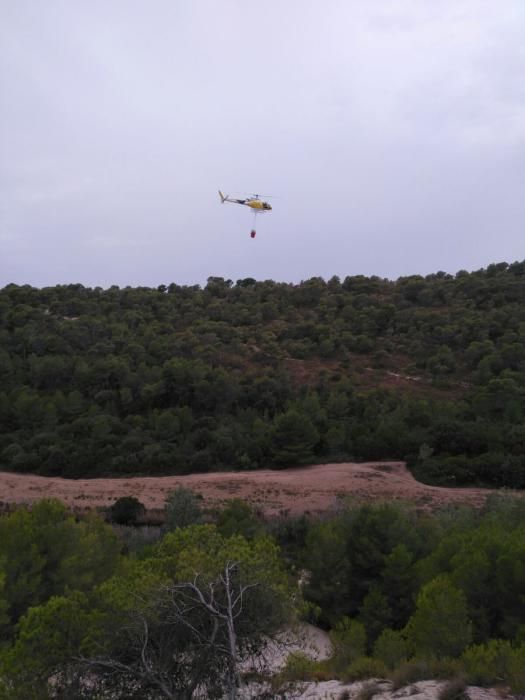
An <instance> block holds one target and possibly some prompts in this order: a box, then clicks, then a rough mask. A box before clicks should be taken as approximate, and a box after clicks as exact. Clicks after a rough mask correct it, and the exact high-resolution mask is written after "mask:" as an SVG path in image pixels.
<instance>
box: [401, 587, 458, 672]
mask: <svg viewBox="0 0 525 700" xmlns="http://www.w3.org/2000/svg"><path fill="white" fill-rule="evenodd" d="M406 631H407V637H408V639H409V642H410V644H411V646H412V648H413V649H414V651H415V654H416V655H417V656H421V657H428V658H433V657H437V658H443V657H447V656H452V657H453V656H459V654H461V652H462V651H463V649H464V648H465V647H466V646H467V645H468V644H469V642H470V641H471V639H472V626H471V623H470V621H469V619H468V616H467V601H466V598H465V595H464V594H463V592H462V591H460V590H459V589H457V588H455V586H454V585H453V584H452V583H451V581H450V580H449V579H448V577H446V576H439V577H438V578H436V579H433V580H432V581H431V582H430V583H427V584H426V585H425V586H423V588H422V589H421V591H420V592H419V594H418V597H417V602H416V611H415V613H414V615H413V616H412V617H411V618H410V620H409V622H408V625H407V630H406Z"/></svg>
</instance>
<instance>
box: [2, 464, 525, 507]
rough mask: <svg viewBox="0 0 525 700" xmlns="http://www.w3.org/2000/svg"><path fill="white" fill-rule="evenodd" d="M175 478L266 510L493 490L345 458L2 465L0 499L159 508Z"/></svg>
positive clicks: (208, 495)
mask: <svg viewBox="0 0 525 700" xmlns="http://www.w3.org/2000/svg"><path fill="white" fill-rule="evenodd" d="M178 486H184V487H186V488H191V489H193V490H194V491H195V492H197V493H199V494H201V495H202V496H203V498H204V502H205V505H206V506H215V505H220V504H222V503H224V502H225V501H227V500H228V499H231V498H242V499H244V500H246V501H248V502H249V503H251V504H252V505H253V506H255V507H256V508H258V509H259V510H260V511H261V512H263V513H264V514H265V515H269V516H271V515H277V514H294V515H297V514H300V513H318V512H322V511H326V510H329V509H333V508H335V507H337V505H338V504H340V503H341V501H342V500H343V499H344V498H345V497H347V496H353V497H355V498H357V499H360V500H365V501H377V500H389V501H391V500H401V501H403V500H404V501H411V502H413V503H414V504H415V505H416V506H419V507H424V508H435V507H438V506H440V505H442V504H445V503H469V504H471V505H475V506H480V505H482V504H483V503H484V501H485V499H486V498H487V496H488V495H489V494H490V493H493V492H494V491H492V490H490V489H480V488H463V489H453V488H441V487H437V486H426V485H424V484H421V483H419V482H417V481H416V480H415V479H414V478H413V476H412V475H411V474H410V472H409V471H408V469H407V468H406V466H405V464H404V463H403V462H366V463H361V464H354V463H348V462H347V463H343V464H319V465H315V466H312V467H302V468H296V469H286V470H283V471H273V470H269V469H263V470H260V471H255V472H214V473H210V474H191V475H187V476H164V477H133V478H122V479H74V480H73V479H60V478H53V477H42V476H33V475H28V474H13V473H9V472H0V501H2V502H3V503H5V504H22V503H26V504H30V503H32V502H34V501H36V500H39V499H41V498H50V497H54V498H58V499H60V500H61V501H63V502H64V503H66V504H67V505H69V506H72V507H75V508H79V509H84V508H91V507H100V506H106V507H107V506H110V505H111V504H112V503H113V502H114V501H115V500H116V499H117V498H119V497H120V496H135V497H136V498H138V499H139V500H140V501H142V503H144V505H145V506H146V508H147V509H148V510H157V509H162V508H163V505H164V500H165V498H166V495H167V494H168V492H169V491H171V490H173V489H175V488H177V487H178ZM521 493H524V492H521Z"/></svg>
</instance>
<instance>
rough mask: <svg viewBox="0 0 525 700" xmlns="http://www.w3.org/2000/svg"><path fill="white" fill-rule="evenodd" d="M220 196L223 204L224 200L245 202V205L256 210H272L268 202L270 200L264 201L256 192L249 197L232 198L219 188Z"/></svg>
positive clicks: (238, 202)
mask: <svg viewBox="0 0 525 700" xmlns="http://www.w3.org/2000/svg"><path fill="white" fill-rule="evenodd" d="M219 197H220V198H221V202H222V203H223V204H224V202H231V203H232V204H244V206H245V207H250V208H251V209H253V210H255V211H256V212H260V211H271V210H272V205H271V204H268V202H263V201H262V199H260V198H259V195H258V194H254V195H252V196H251V197H248V199H232V198H231V197H230V195H228V194H227V195H224V194H223V193H222V192H221V191H220V190H219Z"/></svg>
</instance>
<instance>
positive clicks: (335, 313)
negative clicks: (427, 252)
mask: <svg viewBox="0 0 525 700" xmlns="http://www.w3.org/2000/svg"><path fill="white" fill-rule="evenodd" d="M0 339H1V343H0V348H1V349H0V380H1V384H0V423H1V425H2V431H1V435H0V466H1V468H3V469H6V470H12V471H25V472H34V473H38V474H45V475H56V476H66V477H77V478H78V477H93V476H101V475H130V474H140V475H153V474H168V473H170V474H184V473H190V472H205V471H211V470H217V469H232V468H233V469H257V468H260V467H263V466H264V467H266V466H273V467H277V468H278V467H285V466H289V465H298V464H306V463H313V462H321V461H343V460H347V461H348V460H375V459H384V458H390V459H408V461H409V465H410V467H411V468H412V469H413V471H414V473H415V475H416V476H418V477H419V478H422V479H424V480H427V481H429V482H431V483H438V484H451V485H457V484H463V485H464V484H481V485H490V486H497V487H500V486H509V487H518V488H522V487H524V486H525V457H524V454H525V428H524V426H523V419H524V415H525V262H516V263H513V264H511V265H508V264H507V263H499V264H494V265H490V266H489V267H487V269H484V270H479V271H477V272H472V273H468V272H465V271H461V272H458V273H457V274H456V275H455V276H451V275H447V274H445V273H443V272H438V273H437V274H435V275H429V276H427V277H420V276H411V277H405V278H400V279H398V280H397V281H389V280H384V279H380V278H377V277H371V278H367V277H363V276H357V277H347V278H345V279H344V280H343V281H341V280H339V278H337V277H334V278H332V279H330V280H328V281H324V280H323V279H321V278H313V279H310V280H306V281H304V282H302V283H300V284H297V285H292V284H283V283H276V282H273V281H264V282H257V281H255V280H253V279H250V278H248V279H243V280H238V281H237V282H236V283H233V282H232V281H231V280H224V279H222V278H218V277H211V278H209V279H208V283H207V285H206V286H205V287H204V288H200V287H199V286H191V287H187V286H186V287H183V286H178V285H176V284H170V285H169V286H164V285H161V286H160V287H158V288H157V289H150V288H142V287H141V288H131V287H126V288H123V289H119V288H118V287H111V288H109V289H107V290H103V289H100V288H95V289H89V288H85V287H83V286H82V285H79V284H78V285H67V286H57V287H48V288H44V289H35V288H32V287H30V286H17V285H8V286H7V287H5V288H4V289H2V290H0Z"/></svg>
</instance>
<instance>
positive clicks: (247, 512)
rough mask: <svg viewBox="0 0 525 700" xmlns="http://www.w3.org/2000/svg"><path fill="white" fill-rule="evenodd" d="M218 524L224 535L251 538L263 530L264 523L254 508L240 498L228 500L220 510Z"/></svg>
mask: <svg viewBox="0 0 525 700" xmlns="http://www.w3.org/2000/svg"><path fill="white" fill-rule="evenodd" d="M216 524H217V530H218V531H219V532H220V534H221V535H222V536H223V537H231V536H232V535H242V536H243V537H245V538H246V539H248V540H250V539H253V538H254V537H255V536H256V535H258V534H261V533H262V531H263V529H262V523H261V521H260V520H259V518H258V517H257V515H256V514H255V512H254V510H253V508H252V507H251V506H250V504H249V503H246V502H245V501H243V500H242V499H240V498H232V499H231V500H230V501H228V503H227V504H226V506H225V507H224V508H223V509H222V510H221V511H220V512H219V515H218V517H217V523H216Z"/></svg>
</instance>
